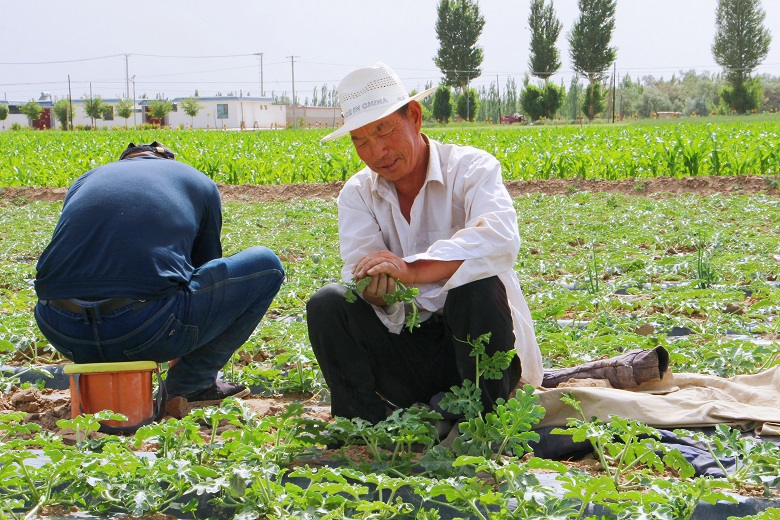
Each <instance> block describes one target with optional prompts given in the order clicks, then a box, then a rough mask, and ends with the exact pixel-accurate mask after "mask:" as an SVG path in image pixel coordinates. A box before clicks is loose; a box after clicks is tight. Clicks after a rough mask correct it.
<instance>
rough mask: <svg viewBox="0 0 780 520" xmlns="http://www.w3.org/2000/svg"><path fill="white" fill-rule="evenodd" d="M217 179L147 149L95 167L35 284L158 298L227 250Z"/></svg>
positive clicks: (68, 201)
mask: <svg viewBox="0 0 780 520" xmlns="http://www.w3.org/2000/svg"><path fill="white" fill-rule="evenodd" d="M221 229H222V204H221V200H220V195H219V190H218V189H217V186H216V184H214V182H213V181H212V180H211V179H209V178H208V177H207V176H206V175H204V174H203V173H201V172H199V171H198V170H196V169H194V168H192V167H190V166H188V165H186V164H183V163H180V162H176V161H173V160H170V159H162V158H157V157H149V156H142V157H136V158H133V159H125V160H122V161H118V162H114V163H110V164H106V165H104V166H100V167H98V168H95V169H94V170H91V171H89V172H87V173H85V174H84V175H82V176H81V177H79V178H78V179H77V180H76V182H75V183H73V185H72V186H71V187H70V189H69V190H68V193H67V195H66V196H65V203H64V206H63V209H62V215H61V216H60V219H59V222H58V223H57V227H56V228H55V229H54V236H53V237H52V240H51V242H50V243H49V245H48V246H47V247H46V249H45V250H44V251H43V253H42V254H41V257H40V258H39V260H38V264H37V270H38V273H37V276H36V280H35V290H36V292H37V294H38V298H39V299H42V300H49V299H56V298H87V299H97V298H117V297H125V298H137V299H142V300H145V299H158V298H164V297H166V296H169V295H171V294H173V293H174V292H176V290H177V289H178V288H179V287H180V286H182V285H186V284H188V283H189V280H190V278H191V277H192V273H193V271H194V270H195V269H196V268H197V267H199V266H201V265H203V264H204V263H206V262H208V261H209V260H213V259H215V258H220V257H221V256H222V244H221V242H220V232H221Z"/></svg>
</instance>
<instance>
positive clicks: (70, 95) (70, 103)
mask: <svg viewBox="0 0 780 520" xmlns="http://www.w3.org/2000/svg"><path fill="white" fill-rule="evenodd" d="M68 108H69V109H70V110H69V111H68V119H69V121H70V129H71V130H73V92H72V91H71V90H70V74H68Z"/></svg>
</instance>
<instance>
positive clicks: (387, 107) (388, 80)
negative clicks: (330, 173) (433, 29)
mask: <svg viewBox="0 0 780 520" xmlns="http://www.w3.org/2000/svg"><path fill="white" fill-rule="evenodd" d="M436 88H437V87H431V88H429V89H428V90H426V91H424V92H421V93H419V94H416V95H414V96H411V97H410V96H409V94H407V93H406V89H405V88H404V85H403V83H401V79H400V78H399V77H398V76H397V75H396V73H395V72H393V70H392V69H391V68H390V67H388V66H387V65H385V64H384V63H382V62H377V63H376V64H374V66H373V67H363V68H360V69H357V70H355V71H353V72H350V73H349V74H347V75H346V76H344V79H342V80H341V83H339V86H338V89H337V90H338V93H339V103H340V104H341V115H342V116H343V117H344V125H343V126H342V127H341V128H339V129H338V130H336V131H335V132H333V133H331V134H328V135H326V136H325V137H323V138H322V141H330V140H332V139H336V138H337V137H341V136H343V135H347V134H348V133H349V132H351V131H352V130H357V129H358V128H360V127H361V126H366V125H367V124H370V123H373V122H374V121H378V120H380V119H382V118H383V117H386V116H389V115H390V114H392V113H393V112H395V111H396V110H398V109H399V108H401V107H402V106H404V105H405V104H407V103H409V102H410V101H419V100H421V99H423V98H425V97H427V96H429V95H431V94H432V93H433V92H434V91H435V90H436Z"/></svg>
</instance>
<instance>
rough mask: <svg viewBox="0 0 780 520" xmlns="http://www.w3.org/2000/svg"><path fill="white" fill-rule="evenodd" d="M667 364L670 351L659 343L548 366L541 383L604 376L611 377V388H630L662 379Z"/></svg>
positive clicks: (552, 386)
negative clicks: (573, 363) (566, 365)
mask: <svg viewBox="0 0 780 520" xmlns="http://www.w3.org/2000/svg"><path fill="white" fill-rule="evenodd" d="M668 368H669V353H668V352H667V351H666V349H665V348H663V347H661V346H658V347H656V348H654V349H643V350H633V351H631V352H627V353H625V354H621V355H619V356H615V357H612V358H609V359H599V360H597V361H591V362H590V363H583V364H581V365H577V366H574V367H570V368H561V369H558V370H545V371H544V378H543V380H542V386H543V387H545V388H555V387H556V386H558V385H559V384H561V383H564V382H567V381H570V380H572V379H604V380H607V381H609V384H610V385H611V386H612V388H624V389H626V390H631V389H634V388H638V387H640V386H641V385H643V384H645V383H655V382H658V381H661V379H662V378H663V376H664V374H665V373H666V370H667V369H668Z"/></svg>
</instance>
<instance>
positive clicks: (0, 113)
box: [0, 103, 8, 128]
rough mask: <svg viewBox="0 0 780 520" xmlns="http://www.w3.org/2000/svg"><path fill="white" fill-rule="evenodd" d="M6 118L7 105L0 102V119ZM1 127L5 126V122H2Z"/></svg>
mask: <svg viewBox="0 0 780 520" xmlns="http://www.w3.org/2000/svg"><path fill="white" fill-rule="evenodd" d="M7 118H8V105H6V104H5V103H0V121H5V120H6V119H7ZM3 128H5V123H3Z"/></svg>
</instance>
